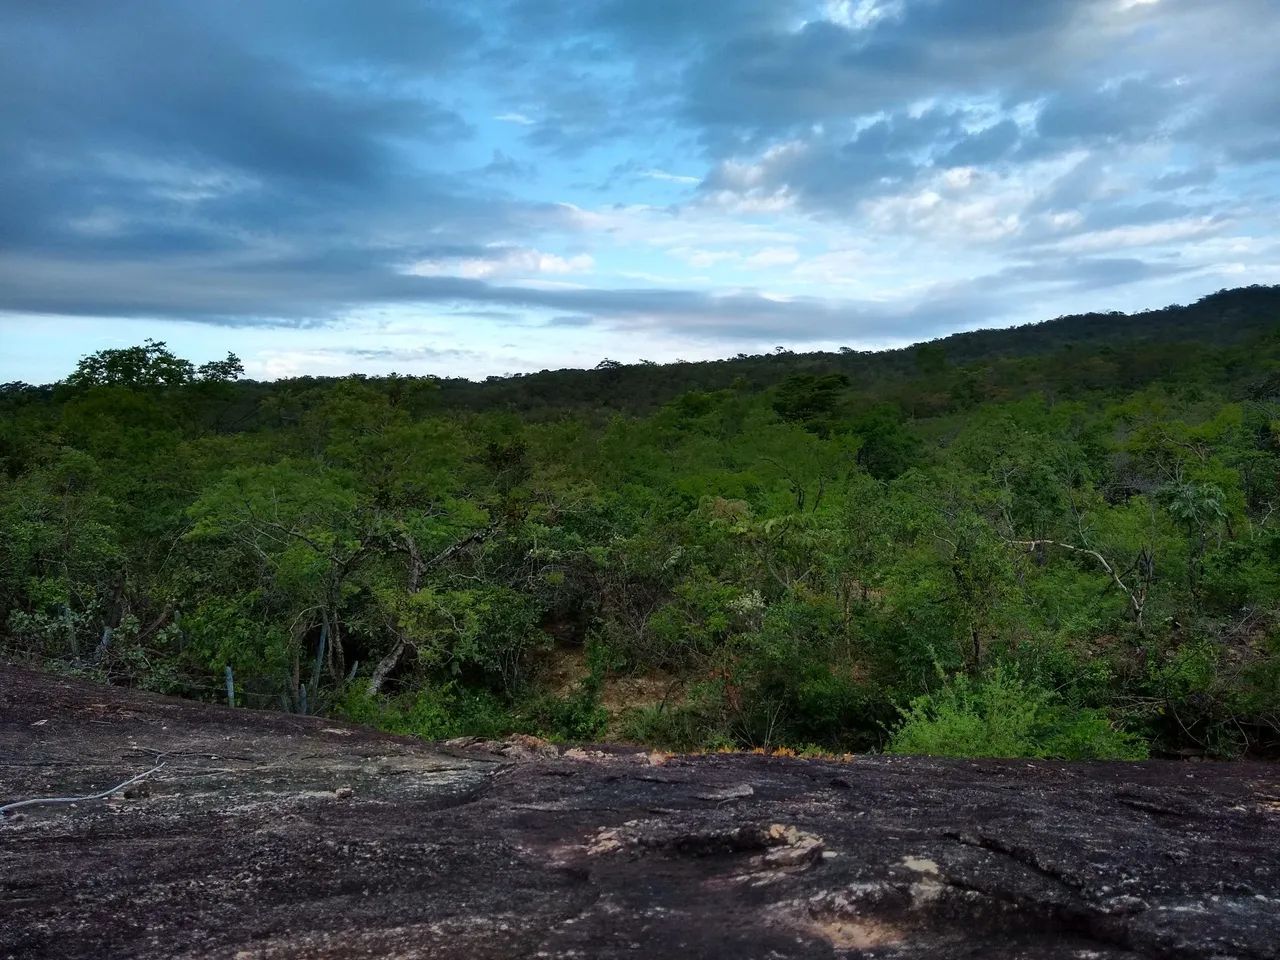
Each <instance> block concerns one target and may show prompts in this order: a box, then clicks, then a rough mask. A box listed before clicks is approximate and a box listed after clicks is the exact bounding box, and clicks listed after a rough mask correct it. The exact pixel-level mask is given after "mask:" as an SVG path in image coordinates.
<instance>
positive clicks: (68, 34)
mask: <svg viewBox="0 0 1280 960" xmlns="http://www.w3.org/2000/svg"><path fill="white" fill-rule="evenodd" d="M848 6H850V7H853V8H860V9H862V10H863V12H864V13H865V14H866V17H865V19H864V21H863V22H852V21H841V20H840V18H838V17H836V18H835V19H823V18H822V17H821V16H819V13H820V11H821V9H825V8H821V6H820V5H817V4H815V3H802V2H783V0H776V2H775V0H741V2H730V0H722V2H717V3H695V2H689V0H649V2H641V0H634V2H632V0H601V2H596V3H583V4H544V3H537V2H533V0H529V2H498V0H494V2H489V3H477V4H459V3H442V2H430V0H421V2H410V0H399V2H395V3H390V2H388V3H379V4H376V5H367V4H361V3H357V2H354V0H352V2H341V0H323V2H316V3H308V4H306V5H302V4H296V3H291V2H283V0H278V2H262V3H254V4H214V3H208V2H203V0H178V2H171V3H165V4H153V3H143V2H124V3H115V4H109V5H108V4H101V3H96V2H87V0H86V2H67V3H56V4H54V3H48V4H17V3H15V4H7V5H5V6H4V8H3V9H0V172H3V175H4V181H5V201H4V206H3V209H2V210H0V310H7V311H15V312H17V311H21V312H33V313H61V314H69V315H104V316H130V317H171V318H184V319H196V320H201V321H205V322H215V323H226V324H258V323H262V324H288V325H306V324H316V323H326V322H331V321H333V320H334V319H335V318H337V317H340V316H341V315H342V314H343V312H344V311H349V310H352V309H357V308H359V307H361V306H363V305H367V304H378V303H400V304H418V303H426V304H433V303H434V304H448V305H459V304H460V305H471V306H473V307H474V306H479V307H501V308H511V309H513V310H521V309H535V310H539V311H553V312H554V313H555V314H557V315H560V316H562V317H564V316H567V317H573V318H576V319H575V322H578V320H581V319H582V318H596V319H597V320H599V321H602V322H608V323H611V324H615V325H620V326H632V325H641V326H650V327H655V326H656V327H666V328H669V329H672V330H678V331H681V332H686V333H694V334H698V335H706V336H715V337H725V338H729V337H741V338H765V339H768V338H782V337H787V338H792V339H803V338H820V337H829V336H837V335H844V334H848V333H851V332H853V333H865V334H877V335H887V334H891V333H895V332H896V333H901V332H903V331H908V330H909V331H910V332H911V333H912V334H916V335H924V334H926V333H930V332H939V331H941V330H943V329H945V328H946V327H947V325H949V324H971V323H972V322H973V321H975V320H977V319H998V318H999V317H1001V316H1003V315H1006V314H1008V313H1009V312H1010V310H1011V309H1012V300H1011V298H1013V297H1024V300H1023V301H1022V302H1023V303H1025V296H1027V295H1029V294H1030V293H1031V292H1033V291H1041V292H1043V291H1053V290H1055V289H1060V288H1062V287H1071V288H1074V289H1082V290H1087V289H1101V288H1106V287H1110V286H1116V285H1123V284H1126V283H1132V282H1137V281H1139V280H1146V279H1151V278H1153V277H1157V276H1167V275H1171V274H1176V273H1179V272H1186V271H1189V270H1191V269H1192V267H1191V266H1190V265H1189V264H1187V263H1179V262H1175V261H1157V260H1153V259H1150V258H1147V259H1144V258H1143V257H1141V256H1135V255H1131V254H1130V253H1128V252H1126V250H1125V249H1124V246H1123V243H1122V242H1121V241H1120V240H1117V241H1116V243H1117V244H1119V246H1116V247H1115V248H1113V249H1107V248H1097V249H1095V248H1093V247H1090V246H1088V244H1087V243H1086V242H1085V241H1084V240H1079V239H1077V241H1075V242H1076V243H1077V248H1072V247H1071V246H1070V244H1071V243H1072V242H1073V241H1072V238H1073V237H1075V238H1082V237H1086V235H1089V234H1092V233H1097V232H1099V231H1112V232H1113V233H1114V232H1115V231H1119V230H1122V229H1125V230H1138V229H1147V230H1149V231H1154V230H1156V229H1157V228H1160V227H1161V225H1165V226H1166V227H1168V229H1169V230H1170V231H1173V233H1172V234H1171V235H1176V231H1177V230H1184V231H1191V230H1192V229H1196V230H1199V231H1200V233H1201V234H1210V233H1212V232H1213V231H1214V230H1217V229H1221V228H1222V225H1223V224H1225V223H1227V222H1228V221H1230V220H1231V219H1232V218H1233V217H1238V216H1239V207H1240V204H1241V202H1242V201H1241V200H1240V198H1242V197H1244V196H1246V195H1247V196H1248V197H1249V198H1250V202H1251V203H1252V204H1253V206H1254V207H1255V209H1256V208H1258V207H1259V206H1262V207H1268V205H1270V204H1273V202H1274V199H1275V190H1274V184H1275V177H1274V174H1275V170H1276V165H1275V161H1276V155H1277V153H1276V152H1277V150H1280V138H1277V136H1276V134H1275V131H1276V130H1277V128H1280V57H1277V56H1276V55H1275V50H1276V43H1277V41H1278V40H1280V30H1278V28H1277V26H1276V21H1277V19H1280V18H1277V17H1276V16H1275V13H1276V10H1275V6H1274V3H1273V2H1271V0H1219V2H1217V3H1214V4H1204V3H1201V2H1198V0H1161V2H1158V3H1138V4H1131V5H1126V4H1123V3H1121V2H1119V0H1044V2H1035V3H1009V2H1005V0H899V2H886V3H883V4H881V5H880V7H881V9H880V10H879V11H878V13H877V12H876V11H875V10H874V9H873V8H874V7H875V6H876V5H874V4H862V5H861V6H860V5H859V4H856V3H855V4H850V5H848ZM486 97H489V98H491V99H495V98H496V99H501V100H502V101H503V102H514V103H517V104H518V105H520V107H521V109H522V110H525V111H527V113H528V115H529V116H530V117H531V118H533V119H531V121H530V122H529V124H528V127H527V132H526V134H525V146H526V147H527V149H528V151H529V154H528V156H524V157H520V158H515V157H512V156H510V155H508V154H506V153H504V152H502V151H494V152H493V154H492V161H491V162H489V163H487V164H483V165H481V166H475V165H472V166H470V167H464V166H458V165H455V166H453V167H450V166H449V165H448V164H447V163H445V162H437V161H436V160H435V159H433V158H435V157H438V156H444V155H447V154H448V152H449V150H450V149H451V148H452V147H454V146H457V145H458V144H465V143H466V142H468V140H469V139H470V138H472V137H474V136H475V135H476V123H477V118H476V117H475V116H473V115H472V114H470V113H469V112H468V109H467V107H466V104H467V103H469V102H472V101H473V100H476V99H477V98H478V99H480V100H484V99H485V98H486ZM650 140H665V141H666V142H669V143H670V144H671V145H672V147H671V148H672V149H682V150H686V151H689V154H688V155H689V156H696V158H697V160H698V161H699V165H700V169H702V170H706V171H707V174H706V177H705V179H704V181H703V184H702V188H701V192H700V193H698V194H696V195H695V196H694V197H693V198H692V201H691V202H692V203H693V204H697V203H725V202H730V201H732V200H734V198H738V199H743V198H746V199H750V198H752V197H756V198H758V197H761V196H767V195H769V194H770V193H772V192H781V193H785V194H786V195H787V196H788V197H789V198H791V200H792V201H794V202H795V203H796V204H798V206H799V207H800V209H803V210H808V211H810V212H812V213H813V214H815V215H817V216H819V217H825V218H835V219H841V220H844V221H846V222H848V223H856V222H858V220H859V218H860V217H861V216H863V215H864V214H863V213H861V212H860V207H859V205H860V204H863V203H866V202H869V201H872V200H876V199H878V198H889V199H892V198H895V197H904V196H909V195H910V194H911V192H912V191H919V190H922V189H925V187H926V186H927V185H928V184H929V183H931V178H935V177H937V176H939V175H941V174H943V173H945V172H946V171H948V170H954V169H957V168H965V169H972V170H976V171H978V172H979V173H981V174H986V175H989V176H991V177H1011V176H1014V175H1016V174H1017V173H1018V171H1020V170H1023V169H1028V168H1029V167H1028V165H1032V164H1036V163H1046V162H1049V161H1052V160H1054V159H1055V158H1064V163H1065V164H1066V166H1065V168H1064V170H1062V171H1059V172H1057V173H1055V174H1054V175H1053V177H1052V178H1051V179H1050V181H1049V182H1047V183H1042V184H1036V185H1035V191H1034V192H1035V196H1034V197H1032V198H1030V199H1027V200H1025V201H1023V202H1022V206H1021V207H1020V208H1019V211H1018V216H1019V217H1020V218H1021V219H1019V221H1018V223H1017V224H1016V226H1014V227H1011V228H1010V229H1009V230H1008V231H1006V233H1005V234H1003V235H1002V237H1003V238H1002V239H1000V240H998V241H997V240H993V241H992V243H996V244H1003V245H1004V246H1003V249H1004V251H1005V255H1006V256H1009V257H1012V258H1013V259H1014V260H1016V261H1017V262H1016V263H1013V264H1011V265H1009V266H1006V267H1005V268H1003V269H1001V270H998V271H996V272H994V273H992V274H990V275H989V276H987V277H984V278H977V279H975V280H974V281H973V282H972V283H970V284H968V285H961V286H959V287H957V286H956V285H955V284H951V285H945V284H935V285H934V286H932V287H928V288H927V289H926V290H925V292H924V293H923V294H921V295H919V296H917V297H915V298H914V299H912V300H911V301H910V302H903V303H900V304H896V305H889V306H885V305H883V304H879V303H872V302H863V301H850V300H838V299H833V298H831V297H826V298H822V297H801V298H791V299H789V300H782V301H780V300H779V299H777V298H768V297H765V296H763V295H759V294H754V293H735V294H732V295H725V296H717V295H714V294H712V293H709V292H705V291H690V290H675V289H671V290H663V289H651V288H644V289H613V288H608V289H543V288H539V289H531V288H528V287H522V286H513V285H504V284H503V283H501V282H498V281H496V280H484V279H476V278H472V279H462V278H450V277H440V276H433V277H427V276H411V275H407V274H406V273H405V268H406V266H407V265H408V264H411V263H414V262H417V261H422V260H437V259H449V258H464V257H469V258H475V259H478V260H484V259H485V258H493V257H497V256H500V255H501V254H500V249H502V248H495V247H493V246H490V245H491V244H495V243H503V244H511V243H528V244H530V245H532V244H535V243H536V242H537V240H538V238H539V237H541V236H544V235H547V234H552V233H554V234H557V235H571V234H573V233H574V232H575V231H578V230H580V229H581V226H580V224H579V223H578V222H577V221H576V220H575V218H574V217H573V216H572V215H571V212H570V211H568V210H567V209H566V208H565V207H563V206H561V205H558V204H555V203H548V202H540V201H536V200H530V199H525V198H522V197H521V196H519V195H518V193H515V192H512V191H518V188H519V186H520V182H521V181H522V179H527V178H528V177H530V176H531V175H532V171H533V170H534V169H535V165H534V162H533V160H532V159H531V158H537V159H538V163H539V165H540V164H541V163H542V162H546V163H557V162H567V161H565V160H564V158H567V157H578V156H584V155H587V154H589V153H590V152H591V151H593V150H601V149H605V148H606V147H607V146H608V145H610V144H615V145H616V144H624V145H626V144H630V145H632V146H633V147H635V148H636V149H637V150H638V149H639V146H638V145H639V144H641V143H642V142H645V141H650ZM1147 148H1150V149H1159V150H1162V151H1164V152H1165V154H1166V155H1167V157H1168V158H1169V159H1167V160H1165V161H1163V162H1164V163H1166V164H1167V167H1161V168H1159V169H1156V170H1153V172H1152V174H1151V176H1150V177H1148V178H1147V183H1145V184H1144V185H1142V191H1146V192H1137V193H1134V192H1128V193H1126V192H1125V191H1124V190H1122V189H1120V188H1116V187H1109V186H1108V175H1109V171H1111V170H1112V168H1113V166H1114V165H1115V164H1116V163H1118V162H1120V159H1119V158H1122V157H1123V156H1124V154H1125V151H1134V150H1138V149H1147ZM1067 160H1069V161H1070V162H1069V163H1067V162H1066V161H1067ZM646 167H647V164H640V163H634V162H633V163H632V164H631V166H630V167H628V166H627V164H618V162H617V160H616V157H615V158H614V159H613V160H611V161H610V163H609V164H606V166H605V167H604V171H605V172H607V170H608V169H610V168H613V169H615V171H626V170H630V171H632V172H631V174H630V175H632V176H634V175H635V171H637V170H643V169H645V168H646ZM1260 171H1261V172H1260ZM1264 174H1265V175H1264ZM620 175H621V174H620V173H615V175H614V176H615V177H616V176H620ZM1157 194H1158V195H1159V196H1158V197H1157ZM1268 209H1269V207H1268ZM1068 213H1069V214H1071V216H1070V217H1067V216H1065V214H1068ZM904 216H907V215H906V214H904ZM1188 223H1190V224H1192V226H1185V225H1186V224H1188ZM1179 225H1182V226H1179ZM907 228H908V229H917V228H918V229H920V230H926V229H929V226H928V225H926V224H923V223H922V224H918V225H917V224H913V222H908V223H907ZM1151 235H1152V236H1155V235H1156V233H1151ZM1143 236H1146V234H1143ZM496 250H497V252H495V251H496ZM1010 251H1014V252H1013V253H1010ZM583 322H590V321H589V320H585V321H583Z"/></svg>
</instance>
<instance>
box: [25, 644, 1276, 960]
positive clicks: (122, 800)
mask: <svg viewBox="0 0 1280 960" xmlns="http://www.w3.org/2000/svg"><path fill="white" fill-rule="evenodd" d="M159 763H163V764H164V766H163V767H162V768H161V769H160V770H159V771H157V772H156V773H155V774H153V775H152V776H151V777H149V778H148V779H147V780H145V781H142V782H140V783H139V784H136V785H135V786H134V787H132V788H130V789H129V790H128V791H127V795H117V796H114V797H112V798H110V799H106V800H97V801H88V802H81V803H78V804H76V805H74V806H70V805H62V806H29V807H25V808H22V809H20V810H15V811H13V812H12V814H11V815H9V816H7V817H4V818H2V819H0V957H24V958H25V957H62V958H73V957H112V958H116V957H215V958H284V957H320V958H338V957H343V958H346V957H423V958H439V960H448V958H464V957H465V958H486V957H492V958H500V957H501V958H506V957H528V958H538V957H580V958H610V957H631V958H652V957H681V958H692V957H722V958H744V957H773V958H784V957H883V958H890V957H892V958H908V957H911V958H917V957H936V958H948V960H951V958H961V957H975V958H978V957H980V958H984V960H996V958H1014V957H1025V958H1036V960H1043V958H1048V960H1052V958H1080V960H1085V958H1094V960H1102V958H1120V957H1150V958H1155V957H1160V958H1184V957H1185V958H1191V957H1223V958H1225V957H1239V958H1264V957H1266V958H1272V957H1280V775H1278V774H1280V769H1278V768H1276V767H1273V766H1267V765H1260V764H1244V763H1241V764H1209V763H1194V764H1192V763H1182V764H1178V763H1166V762H1149V763H1140V764H1118V763H1117V764H1102V763H1097V764H1061V763H1040V762H1037V763H1031V762H1024V761H999V762H997V761H980V762H979V761H953V760H934V759H927V758H890V757H858V758H855V759H853V760H851V761H848V762H827V761H817V760H799V759H785V758H777V757H765V756H754V755H715V756H691V757H664V756H660V755H649V754H646V753H643V752H639V751H636V750H635V749H634V748H622V747H611V748H582V749H571V750H568V751H564V750H559V749H556V748H552V747H549V746H547V745H545V744H542V743H540V742H539V741H534V740H531V739H530V740H513V741H508V742H505V743H502V744H465V743H454V744H449V745H440V744H427V743H421V742H418V741H414V740H409V739H405V738H397V737H390V736H386V735H383V734H380V733H376V732H373V731H369V730H363V729H360V728H357V727H351V726H348V725H345V724H341V723H337V722H334V721H330V720H325V719H323V718H305V717H293V716H288V715H284V714H273V713H260V712H254V711H248V710H228V709H224V708H219V707H213V706H208V705H204V704H198V703H190V702H184V701H178V700H173V699H168V698H164V697H157V696H152V695H148V694H143V693H138V692H136V691H128V690H121V689H115V688H110V687H102V686H97V685H93V684H89V683H84V682H80V681H74V680H67V679H63V678H58V677H50V676H46V675H41V674H36V673H31V672H28V671H25V670H20V669H16V668H12V667H4V666H0V804H5V803H9V802H11V801H15V800H23V799H27V798H31V797H49V796H63V795H80V794H87V793H92V792H96V791H99V790H104V789H106V788H108V787H110V786H112V785H114V784H116V783H119V782H121V781H123V780H125V779H127V778H128V777H130V776H132V775H134V774H137V773H140V772H142V771H144V770H147V769H149V768H151V767H154V766H156V765H157V764H159Z"/></svg>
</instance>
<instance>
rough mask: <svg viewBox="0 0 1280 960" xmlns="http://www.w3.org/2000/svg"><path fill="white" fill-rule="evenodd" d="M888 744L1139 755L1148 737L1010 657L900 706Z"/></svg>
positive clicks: (977, 753) (1076, 756) (905, 749)
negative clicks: (1062, 692)
mask: <svg viewBox="0 0 1280 960" xmlns="http://www.w3.org/2000/svg"><path fill="white" fill-rule="evenodd" d="M888 752H890V753H902V754H925V755H928V756H942V757H1038V758H1042V759H1055V760H1138V759H1142V758H1144V757H1145V756H1146V755H1147V748H1146V745H1145V743H1143V742H1142V741H1141V740H1139V739H1137V738H1136V737H1134V736H1133V735H1131V734H1128V733H1125V732H1123V731H1121V730H1117V729H1116V728H1115V727H1114V726H1112V724H1111V723H1110V722H1109V721H1108V719H1107V718H1106V716H1105V715H1104V714H1103V713H1102V712H1101V711H1098V710H1088V709H1083V708H1079V707H1073V706H1071V705H1069V704H1067V703H1064V702H1063V701H1062V700H1061V699H1060V698H1059V697H1058V696H1057V695H1056V694H1055V693H1053V692H1052V691H1050V690H1047V689H1045V688H1044V687H1041V686H1039V685H1037V684H1035V683H1032V682H1030V681H1027V680H1024V679H1023V678H1022V677H1020V676H1019V675H1018V673H1017V672H1016V671H1015V670H1013V669H1011V668H1009V667H1006V666H1004V665H997V666H996V667H994V668H992V669H991V670H989V671H988V672H987V673H986V674H985V675H983V676H981V677H979V678H978V679H971V678H969V677H968V676H965V675H964V674H959V675H956V676H955V677H952V678H951V679H949V680H948V681H947V682H946V684H945V685H944V686H943V687H942V688H941V689H940V690H938V691H937V692H935V693H931V694H927V695H925V696H922V697H917V698H916V699H915V700H913V701H912V702H911V706H910V707H909V708H907V709H904V710H903V711H902V723H901V724H900V725H899V726H898V728H897V729H896V730H894V732H893V735H892V737H891V738H890V741H889V747H888Z"/></svg>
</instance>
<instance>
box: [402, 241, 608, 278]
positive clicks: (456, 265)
mask: <svg viewBox="0 0 1280 960" xmlns="http://www.w3.org/2000/svg"><path fill="white" fill-rule="evenodd" d="M493 251H494V253H493V256H488V257H457V258H450V259H434V260H419V261H418V262H417V263H414V264H412V265H411V266H410V267H409V268H408V269H407V270H406V271H405V272H406V273H408V274H412V275H413V276H417V277H464V278H466V279H468V280H489V279H500V278H508V277H520V276H526V275H530V274H533V275H539V274H567V273H589V272H590V271H591V270H593V269H595V259H594V258H593V257H592V256H591V255H590V254H586V253H579V254H575V255H573V256H568V257H562V256H560V255H558V254H554V253H545V252H543V251H541V250H533V249H529V248H527V247H502V246H498V247H494V248H493Z"/></svg>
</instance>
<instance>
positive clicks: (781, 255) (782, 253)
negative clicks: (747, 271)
mask: <svg viewBox="0 0 1280 960" xmlns="http://www.w3.org/2000/svg"><path fill="white" fill-rule="evenodd" d="M799 259H800V253H799V251H797V250H796V249H795V247H765V249H763V250H760V251H757V252H756V253H753V254H751V256H749V257H747V258H746V259H745V260H743V261H742V262H743V265H744V266H747V267H752V268H757V269H767V268H769V267H785V266H788V265H790V264H793V263H795V262H797V261H798V260H799Z"/></svg>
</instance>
